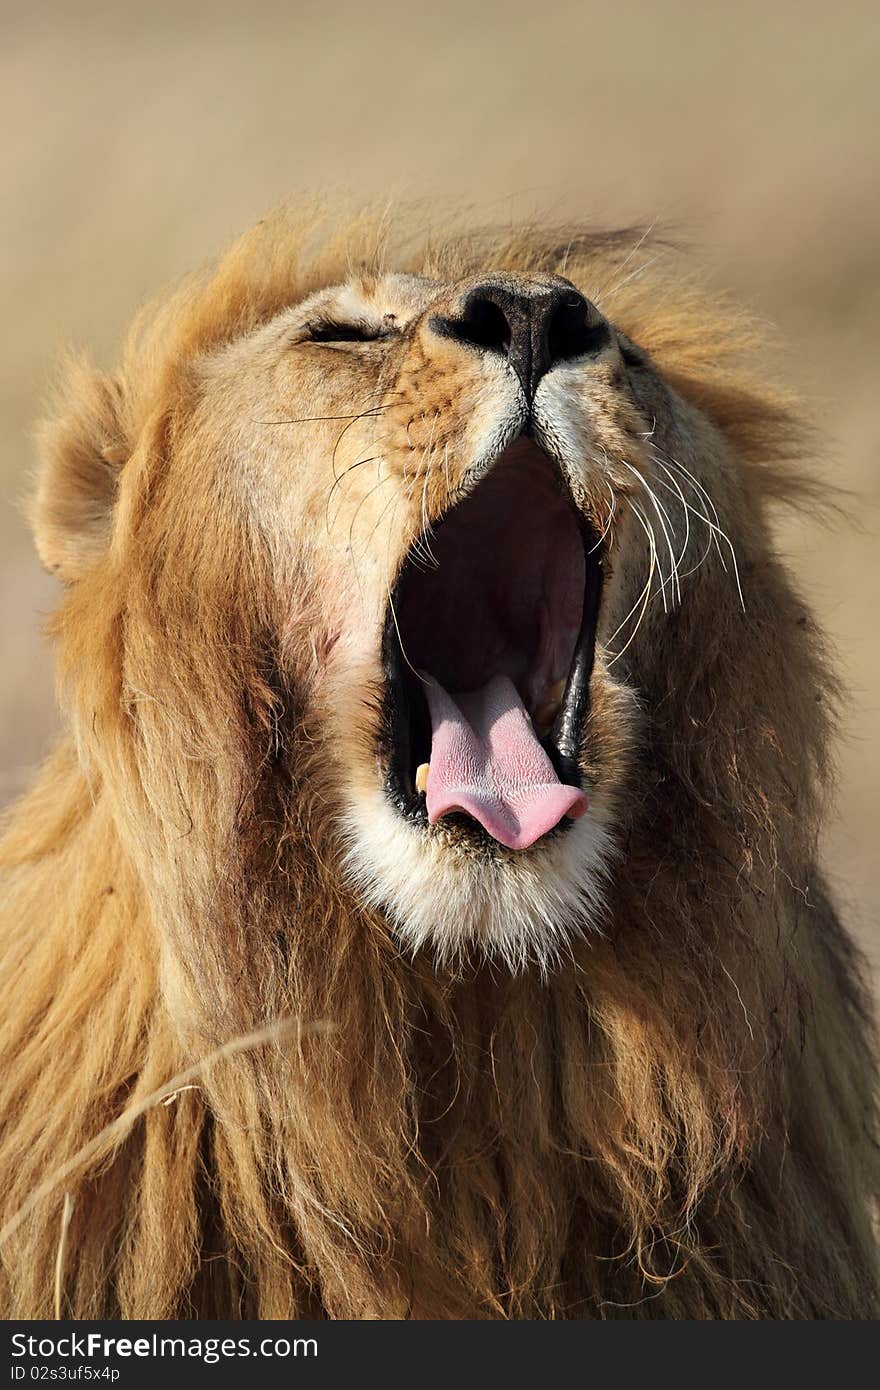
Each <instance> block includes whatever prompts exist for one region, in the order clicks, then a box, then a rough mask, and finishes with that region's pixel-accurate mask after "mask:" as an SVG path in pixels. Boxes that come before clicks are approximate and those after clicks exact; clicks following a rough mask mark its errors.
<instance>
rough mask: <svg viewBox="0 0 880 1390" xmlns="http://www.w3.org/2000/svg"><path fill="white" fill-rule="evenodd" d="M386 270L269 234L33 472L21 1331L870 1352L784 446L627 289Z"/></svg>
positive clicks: (22, 886) (711, 360)
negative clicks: (244, 1332)
mask: <svg viewBox="0 0 880 1390" xmlns="http://www.w3.org/2000/svg"><path fill="white" fill-rule="evenodd" d="M371 235H373V234H371V233H369V232H367V231H365V230H364V228H363V227H361V228H360V229H358V228H357V227H356V228H355V229H354V230H352V231H350V232H349V233H348V234H347V236H346V237H343V238H341V239H340V240H339V241H338V242H335V243H331V244H330V245H324V247H323V249H321V248H320V247H317V248H316V246H315V244H314V243H315V242H316V235H315V232H314V230H309V229H307V228H305V227H303V226H299V225H297V224H296V223H295V222H293V221H291V220H290V219H285V218H284V217H279V218H274V219H270V220H269V221H267V222H265V223H263V224H261V225H260V226H259V227H258V228H257V229H256V231H255V232H254V233H252V234H251V235H250V236H248V237H246V238H245V239H244V240H243V241H242V242H241V243H240V244H239V245H238V246H237V247H236V248H235V249H234V250H233V251H232V252H231V253H230V254H229V255H228V256H227V257H226V258H225V259H224V260H223V261H222V262H221V263H220V265H219V268H217V269H216V270H215V271H214V272H213V273H210V274H208V275H206V276H205V277H201V278H195V279H193V280H191V281H189V282H188V283H186V284H185V285H184V286H183V287H182V288H180V289H178V290H177V291H176V292H175V293H174V294H172V295H171V297H170V298H168V299H167V300H165V301H164V303H163V304H161V305H160V306H158V307H157V308H155V309H153V310H152V311H150V312H149V313H147V314H146V315H145V316H144V317H143V318H142V319H141V320H140V321H139V323H138V324H137V326H136V328H135V331H134V333H133V334H132V336H131V338H130V339H129V342H128V346H127V348H126V352H125V355H124V358H123V364H122V367H121V368H120V370H118V371H116V372H113V373H110V374H104V373H100V372H97V371H94V370H92V369H91V368H90V367H88V366H87V365H84V364H79V365H76V366H75V367H74V368H73V369H72V371H71V372H70V374H69V382H68V387H67V390H66V394H65V395H64V397H63V400H62V403H61V405H60V408H59V412H58V415H57V418H56V420H55V422H54V423H53V424H51V425H49V426H48V427H47V428H46V430H45V432H44V436H43V455H44V465H43V472H42V475H41V478H40V483H39V489H38V493H37V497H36V500H35V504H34V513H33V515H34V526H35V531H36V537H37V544H38V547H39V551H40V554H41V556H42V558H43V560H44V562H45V563H46V564H47V565H48V566H49V567H50V568H51V569H52V570H54V571H56V572H57V573H58V574H59V575H60V577H61V579H62V580H63V581H64V585H65V592H64V597H63V599H62V601H61V603H60V606H59V608H58V612H57V614H56V615H55V617H54V619H53V621H52V631H53V633H54V636H55V638H56V640H57V643H58V648H59V662H60V689H61V691H62V697H63V700H64V704H65V708H66V711H67V715H68V718H69V721H70V734H69V736H68V737H67V738H66V739H65V740H64V741H63V743H62V744H61V746H60V748H59V749H58V750H57V752H56V753H55V754H54V756H53V757H52V759H51V760H50V762H49V763H48V765H47V767H46V768H45V770H44V771H43V773H42V775H41V777H40V779H39V781H38V782H37V785H36V787H35V788H34V790H33V791H32V792H31V793H30V795H29V796H28V797H26V798H25V800H24V801H23V802H22V803H21V804H20V805H19V806H18V808H17V809H16V810H15V811H14V812H13V814H12V818H11V821H10V824H9V827H8V830H7V834H6V838H5V841H4V843H3V848H2V863H3V866H4V885H5V888H4V909H3V935H2V950H3V966H2V1005H0V1007H2V1019H3V1023H2V1057H0V1114H2V1143H0V1200H2V1216H0V1220H2V1223H3V1229H2V1268H3V1275H2V1280H3V1289H4V1296H3V1309H4V1311H6V1313H7V1314H12V1313H14V1314H19V1315H26V1316H30V1317H40V1316H46V1315H47V1314H49V1315H51V1314H52V1313H53V1312H54V1313H56V1314H58V1315H62V1316H70V1317H79V1318H82V1317H94V1316H122V1317H152V1318H176V1317H177V1318H179V1317H238V1316H252V1317H253V1316H259V1317H281V1316H283V1317H291V1316H298V1317H312V1316H332V1317H357V1318H363V1317H390V1318H399V1317H442V1318H455V1317H517V1318H519V1317H545V1316H546V1317H554V1316H555V1317H619V1316H625V1317H654V1318H656V1317H660V1316H664V1317H684V1318H736V1317H746V1318H760V1317H787V1318H797V1317H857V1316H867V1315H870V1314H871V1313H872V1312H874V1310H875V1309H876V1306H877V1305H876V1295H877V1267H876V1260H875V1242H874V1235H873V1231H872V1217H873V1211H874V1202H875V1199H876V1195H877V1189H878V1158H877V1155H878V1149H877V1145H876V1127H875V1111H874V1108H873V1104H874V1103H873V1088H874V1083H875V1069H874V1061H873V1054H872V1046H871V1038H870V1023H869V1018H870V1010H869V1006H868V1003H867V1002H866V993H865V987H864V985H863V983H862V978H861V967H860V964H859V960H858V957H857V954H856V951H855V949H854V947H853V944H852V942H851V941H850V939H849V937H848V936H847V934H846V932H845V931H844V930H843V928H842V927H841V926H840V924H839V922H838V919H837V917H836V915H835V912H834V909H833V907H832V906H831V905H830V903H829V900H828V896H827V893H826V890H825V887H824V884H823V880H822V877H821V874H820V872H819V870H818V868H817V864H816V834H817V820H818V812H819V809H820V807H821V804H822V800H823V796H824V791H823V788H824V785H825V780H826V772H827V762H826V739H827V734H828V728H829V722H830V719H831V710H832V709H833V704H834V684H833V681H832V679H831V678H830V676H829V673H828V670H827V668H826V665H825V659H824V656H823V651H822V644H821V641H820V638H819V636H818V634H817V632H816V630H815V628H814V626H813V623H812V621H811V618H810V616H809V614H808V613H807V612H806V611H805V609H804V605H803V603H802V602H801V600H800V599H799V597H798V596H797V594H796V593H795V591H794V589H793V587H792V584H791V582H790V580H789V578H788V577H787V575H786V573H785V571H784V569H783V568H782V567H781V565H780V563H779V561H778V560H777V559H776V558H775V556H774V554H773V550H772V547H771V543H770V540H769V537H768V519H767V510H768V505H769V504H770V503H771V502H772V501H773V500H774V499H779V498H780V497H785V496H789V497H790V496H792V495H798V496H809V495H810V494H809V493H808V492H807V491H806V486H807V485H806V483H804V482H803V478H802V475H799V474H798V472H797V469H796V456H797V454H798V453H799V452H801V450H802V447H803V442H802V439H801V438H800V435H799V431H798V428H797V426H796V422H795V419H794V416H793V413H792V410H791V408H790V406H789V405H788V404H787V402H786V400H785V399H784V398H783V397H781V396H780V395H779V394H778V393H774V391H773V390H772V389H771V388H770V387H768V386H767V384H766V381H765V379H764V374H763V371H762V370H761V369H760V368H759V367H758V365H757V361H756V357H755V354H756V352H757V344H756V342H755V341H754V339H753V336H752V335H751V332H750V330H749V328H748V325H745V324H744V323H743V321H742V319H740V318H737V317H735V316H733V315H731V314H730V313H729V312H728V311H726V310H725V309H724V307H723V306H719V304H717V303H715V302H713V301H710V300H709V299H708V298H707V297H705V296H702V295H701V294H700V293H699V292H698V291H697V290H695V289H694V287H693V285H692V284H689V283H685V282H683V281H682V279H681V277H680V275H679V273H678V271H677V270H676V268H675V266H672V268H671V269H668V268H667V269H666V270H663V271H662V272H661V271H660V270H659V269H658V265H654V266H653V267H651V266H648V267H644V266H641V268H640V257H641V252H640V250H639V245H638V242H637V241H636V238H635V237H634V236H633V235H628V234H620V235H607V234H603V235H593V234H568V233H566V234H564V235H562V236H560V235H558V234H556V233H546V234H545V233H544V232H542V231H540V230H535V229H526V230H524V231H522V232H518V233H515V234H506V235H503V236H492V235H482V234H480V235H475V236H467V237H457V238H451V239H450V240H449V241H448V242H447V243H444V244H442V245H438V246H434V247H431V248H429V249H426V250H424V251H422V252H419V253H412V252H409V253H405V252H403V251H401V252H399V253H398V254H397V256H396V257H395V256H393V255H392V253H391V252H390V251H388V249H387V247H386V248H385V249H384V250H382V251H381V254H380V252H379V251H376V250H375V248H376V247H377V246H378V245H379V239H378V238H377V237H374V240H373V241H371V240H370V237H371ZM371 248H372V249H371Z"/></svg>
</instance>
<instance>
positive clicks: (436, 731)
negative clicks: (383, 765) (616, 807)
mask: <svg viewBox="0 0 880 1390" xmlns="http://www.w3.org/2000/svg"><path fill="white" fill-rule="evenodd" d="M424 680H425V694H426V695H427V698H428V707H429V709H430V711H431V727H432V739H431V770H430V772H429V773H428V790H427V804H428V820H429V822H430V824H431V825H434V824H436V822H437V821H438V820H439V819H440V817H441V816H445V815H446V813H447V811H464V812H466V814H467V815H469V816H473V818H474V820H478V821H479V822H480V825H482V826H483V827H484V828H485V829H486V830H488V832H489V834H490V835H492V836H493V837H494V838H495V839H496V840H499V841H500V842H501V844H502V845H506V846H507V848H508V849H527V848H528V846H529V845H533V844H534V843H535V841H536V840H539V839H540V838H541V836H542V835H546V833H547V831H548V830H552V829H553V826H554V825H557V824H558V823H559V821H561V820H562V817H563V816H571V817H572V819H573V820H576V819H577V817H578V816H582V815H583V814H584V812H585V811H586V809H587V798H586V797H585V796H584V794H583V792H582V791H578V789H577V787H567V786H564V785H563V783H562V782H560V780H559V778H558V777H557V776H556V773H555V771H554V769H553V764H552V763H551V761H550V759H549V758H548V757H547V754H546V753H545V752H544V749H543V748H542V747H541V745H540V743H539V742H538V740H537V738H536V736H535V731H534V728H533V727H532V721H531V719H530V718H529V716H528V714H527V713H526V708H525V705H524V704H523V702H522V700H521V699H520V698H519V695H518V694H517V692H516V687H515V686H514V684H513V682H512V681H511V680H510V679H508V677H507V676H493V677H492V679H491V680H489V681H487V682H486V684H485V685H484V686H483V687H482V688H481V689H480V690H470V691H467V692H466V693H462V694H458V695H456V696H455V699H453V698H452V696H451V695H449V694H447V692H446V691H445V690H444V689H443V686H442V685H439V684H438V683H437V681H435V680H434V678H433V677H432V676H427V675H425V676H424Z"/></svg>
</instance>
